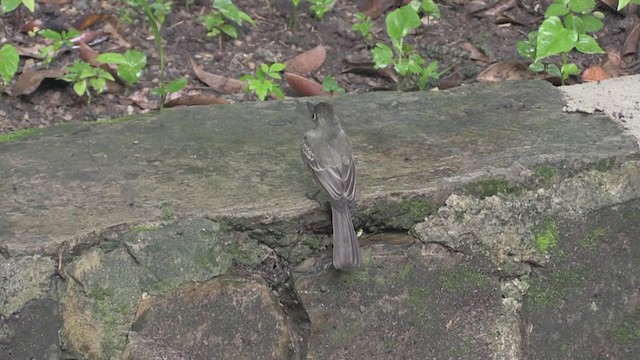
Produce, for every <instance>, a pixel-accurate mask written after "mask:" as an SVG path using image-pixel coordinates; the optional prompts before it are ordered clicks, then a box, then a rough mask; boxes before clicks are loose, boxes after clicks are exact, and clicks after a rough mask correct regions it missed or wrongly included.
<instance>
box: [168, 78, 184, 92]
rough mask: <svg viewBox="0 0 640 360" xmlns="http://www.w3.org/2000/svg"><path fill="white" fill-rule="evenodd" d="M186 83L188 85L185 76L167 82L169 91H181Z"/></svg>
mask: <svg viewBox="0 0 640 360" xmlns="http://www.w3.org/2000/svg"><path fill="white" fill-rule="evenodd" d="M185 85H187V79H185V78H180V79H175V80H173V81H170V82H169V83H168V84H167V93H174V92H178V91H180V89H182V88H183V87H185Z"/></svg>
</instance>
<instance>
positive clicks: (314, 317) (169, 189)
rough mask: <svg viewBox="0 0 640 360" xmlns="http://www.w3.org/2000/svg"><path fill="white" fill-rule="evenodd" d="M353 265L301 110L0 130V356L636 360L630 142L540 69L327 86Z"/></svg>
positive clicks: (291, 104)
mask: <svg viewBox="0 0 640 360" xmlns="http://www.w3.org/2000/svg"><path fill="white" fill-rule="evenodd" d="M329 101H331V102H332V103H333V104H334V106H335V108H336V111H337V112H338V114H339V115H340V116H341V117H342V120H343V123H344V127H345V129H346V131H347V132H348V133H349V135H350V137H351V139H352V141H353V142H354V152H355V156H356V162H357V167H358V203H357V211H356V213H355V214H354V219H355V225H356V227H357V229H358V230H360V231H361V232H362V236H361V237H360V241H361V245H362V247H363V249H362V251H363V255H364V257H363V263H364V264H363V267H362V268H360V269H358V270H357V271H352V272H338V271H335V270H334V269H333V268H332V267H331V237H330V231H331V230H330V229H331V225H330V215H329V214H328V213H327V211H326V210H327V209H326V208H325V207H324V206H323V205H322V204H318V202H316V201H313V200H310V199H307V198H306V197H305V193H313V192H314V191H315V187H314V185H313V183H312V181H311V179H310V176H309V175H308V174H307V172H306V169H304V166H303V164H302V162H301V160H300V159H299V150H298V146H299V143H300V141H301V137H302V134H303V133H304V131H305V129H306V128H307V127H308V126H309V122H308V119H307V112H306V106H305V105H304V104H303V103H302V102H298V101H285V102H269V103H264V104H252V105H249V104H237V105H225V106H215V107H191V108H183V109H175V110H172V111H166V112H163V113H161V114H154V115H150V116H146V117H142V118H137V119H132V120H129V121H121V122H115V123H107V124H76V125H65V126H59V127H53V128H51V129H45V130H43V131H42V132H40V133H37V134H33V135H29V136H28V137H27V138H24V139H21V140H18V141H15V142H11V143H0V187H1V190H2V191H0V215H1V216H0V305H1V306H2V307H1V310H2V312H1V313H0V316H1V317H0V358H2V359H5V358H6V359H13V358H16V359H18V358H20V359H22V358H37V359H40V358H42V359H59V358H74V359H83V358H86V359H95V358H109V359H157V358H160V357H162V358H167V359H205V358H234V359H237V358H239V359H254V358H263V359H343V358H367V359H389V358H403V359H505V360H506V359H509V360H513V359H522V360H538V359H596V358H615V359H634V356H635V355H636V354H637V353H638V352H640V348H639V345H638V344H640V337H638V334H639V333H640V316H639V315H638V314H640V300H639V299H640V295H639V294H640V288H639V285H638V282H637V279H638V277H639V275H640V273H638V269H640V267H639V266H638V264H640V248H639V244H640V237H639V236H638V233H639V231H638V230H640V229H638V225H637V224H639V223H640V218H638V216H639V214H640V211H639V210H640V154H639V153H640V152H639V150H638V147H637V145H636V143H637V142H636V139H635V138H634V137H633V136H632V135H630V133H628V132H626V131H625V130H624V129H623V128H622V127H620V126H619V125H618V124H617V123H616V122H614V121H612V120H611V119H610V118H608V117H606V116H604V115H595V114H584V113H571V114H569V113H566V112H563V107H565V105H566V104H565V103H564V102H563V100H562V94H561V92H560V91H559V90H558V89H556V88H554V87H552V86H550V85H548V84H546V83H542V82H508V83H502V84H489V85H487V84H478V85H473V86H467V87H464V88H460V89H456V90H455V91H446V92H439V93H432V92H431V93H372V94H365V95H358V96H344V97H335V98H330V99H329Z"/></svg>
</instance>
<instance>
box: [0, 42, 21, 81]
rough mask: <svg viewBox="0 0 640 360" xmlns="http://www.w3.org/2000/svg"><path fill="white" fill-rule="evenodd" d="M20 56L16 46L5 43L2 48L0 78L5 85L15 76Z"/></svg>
mask: <svg viewBox="0 0 640 360" xmlns="http://www.w3.org/2000/svg"><path fill="white" fill-rule="evenodd" d="M19 62H20V56H19V55H18V50H17V49H16V47H15V46H13V45H11V44H4V45H2V48H0V78H2V82H3V83H4V84H5V85H8V84H9V82H11V79H13V76H14V75H15V74H16V72H17V71H18V63H19Z"/></svg>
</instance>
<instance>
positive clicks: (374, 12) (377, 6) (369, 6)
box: [358, 0, 396, 19]
mask: <svg viewBox="0 0 640 360" xmlns="http://www.w3.org/2000/svg"><path fill="white" fill-rule="evenodd" d="M395 3H396V0H367V1H366V2H365V3H364V4H362V6H360V8H359V9H358V11H360V12H361V13H363V14H365V15H366V16H368V17H370V18H371V19H375V18H377V17H378V16H380V15H382V14H384V12H385V11H387V9H389V8H390V7H391V6H393V5H394V4H395Z"/></svg>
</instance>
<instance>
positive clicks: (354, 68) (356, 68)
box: [341, 59, 398, 83]
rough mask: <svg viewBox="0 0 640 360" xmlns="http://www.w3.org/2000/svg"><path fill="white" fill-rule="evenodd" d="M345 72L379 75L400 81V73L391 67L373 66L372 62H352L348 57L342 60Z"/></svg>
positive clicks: (343, 71)
mask: <svg viewBox="0 0 640 360" xmlns="http://www.w3.org/2000/svg"><path fill="white" fill-rule="evenodd" d="M341 72H342V73H343V74H345V73H351V74H357V75H364V76H377V77H383V78H387V79H389V80H391V81H393V82H396V83H397V82H398V74H396V72H395V71H394V70H393V69H392V68H391V67H390V66H388V67H386V68H384V69H376V68H374V67H373V63H372V62H364V63H356V62H351V61H349V60H347V59H344V60H342V71H341Z"/></svg>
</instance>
